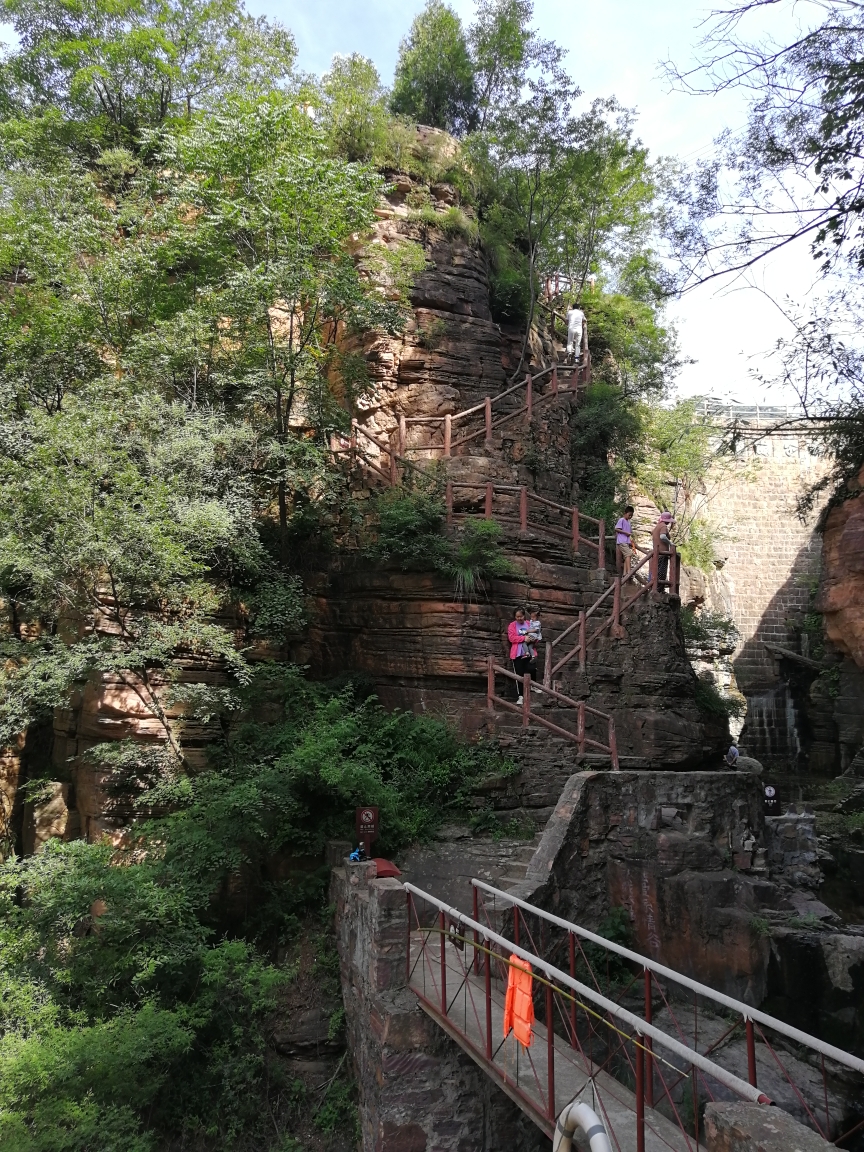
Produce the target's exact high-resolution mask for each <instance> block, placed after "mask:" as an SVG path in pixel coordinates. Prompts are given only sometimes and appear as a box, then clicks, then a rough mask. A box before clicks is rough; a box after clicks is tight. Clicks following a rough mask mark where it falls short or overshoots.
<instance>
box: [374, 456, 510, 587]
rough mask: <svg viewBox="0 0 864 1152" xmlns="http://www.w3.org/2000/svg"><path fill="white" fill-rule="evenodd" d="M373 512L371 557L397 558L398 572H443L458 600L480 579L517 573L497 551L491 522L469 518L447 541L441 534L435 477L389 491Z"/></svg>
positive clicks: (495, 531)
mask: <svg viewBox="0 0 864 1152" xmlns="http://www.w3.org/2000/svg"><path fill="white" fill-rule="evenodd" d="M376 509H377V511H378V519H379V526H378V532H377V537H376V539H375V542H374V544H372V545H371V546H370V548H369V553H370V555H372V556H374V557H376V558H377V559H382V560H388V559H390V558H391V557H394V558H395V557H398V558H399V559H400V560H401V562H402V566H403V568H421V569H426V570H427V571H428V570H429V569H432V570H433V571H438V572H442V573H444V574H445V575H447V576H450V577H452V579H453V583H454V587H455V591H456V596H457V597H458V598H459V599H462V598H464V597H469V598H470V597H471V596H473V595H474V594H475V593H476V592H477V589H478V588H479V587H480V585H481V584H482V583H483V581H485V580H488V579H495V578H500V577H504V576H512V575H513V574H514V573H515V571H516V569H515V568H514V566H513V564H512V563H511V561H510V560H508V559H507V557H506V556H505V555H504V553H503V551H502V548H501V536H502V530H501V527H500V525H499V524H497V523H496V522H495V521H494V520H481V519H474V518H471V519H468V520H466V521H465V523H464V524H463V525H462V527H461V529H459V530H458V531H457V532H456V533H455V535H454V537H453V538H452V539H451V538H449V537H448V536H445V535H444V531H443V529H444V518H445V515H446V509H445V506H444V501H443V500H442V499H441V493H440V484H439V483H438V482H437V479H436V478H435V477H432V478H431V479H424V481H423V482H422V483H421V484H420V485H419V486H418V487H415V488H413V489H404V488H391V489H388V490H387V492H386V493H384V494H383V495H381V496H379V497H378V498H377V500H376Z"/></svg>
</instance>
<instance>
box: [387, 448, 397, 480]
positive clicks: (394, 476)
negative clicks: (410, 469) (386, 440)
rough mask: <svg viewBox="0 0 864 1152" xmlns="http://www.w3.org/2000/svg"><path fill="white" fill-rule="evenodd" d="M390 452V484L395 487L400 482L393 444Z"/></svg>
mask: <svg viewBox="0 0 864 1152" xmlns="http://www.w3.org/2000/svg"><path fill="white" fill-rule="evenodd" d="M389 453H390V484H391V486H392V487H393V488H395V487H396V485H397V484H398V483H399V474H398V473H397V471H396V453H395V452H394V451H393V446H392V445H391V446H390V448H389Z"/></svg>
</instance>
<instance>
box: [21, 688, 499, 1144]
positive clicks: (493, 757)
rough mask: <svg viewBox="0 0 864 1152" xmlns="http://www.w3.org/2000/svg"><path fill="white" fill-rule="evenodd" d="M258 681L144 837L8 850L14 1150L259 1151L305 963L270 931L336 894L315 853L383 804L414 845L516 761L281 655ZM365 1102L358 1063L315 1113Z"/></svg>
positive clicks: (400, 835)
mask: <svg viewBox="0 0 864 1152" xmlns="http://www.w3.org/2000/svg"><path fill="white" fill-rule="evenodd" d="M240 696H241V699H240V704H241V706H242V708H243V709H244V712H243V718H241V719H240V720H239V721H238V722H237V723H236V724H235V726H234V728H233V730H230V731H229V733H228V738H227V742H226V745H225V747H224V749H223V751H222V753H221V755H219V756H217V757H216V762H215V763H214V766H213V768H212V769H211V770H210V771H206V772H201V773H199V774H197V775H195V776H191V777H190V776H180V775H176V774H175V775H169V776H166V777H164V778H163V779H162V780H161V781H157V782H156V783H154V784H152V786H151V787H150V789H149V791H148V792H146V793H145V794H144V796H143V797H142V806H143V807H144V809H145V810H150V811H154V810H156V811H158V810H162V811H165V807H166V805H167V806H170V809H171V810H170V811H169V812H168V813H167V814H166V815H162V816H159V817H154V818H151V819H150V820H149V821H145V822H141V823H139V824H138V826H137V827H136V828H135V830H134V832H133V835H132V837H131V839H132V841H133V843H134V847H133V848H130V849H127V850H123V849H121V850H117V849H115V848H113V847H112V846H110V845H109V844H107V843H105V844H99V845H95V844H88V843H85V842H84V841H73V842H71V843H68V844H65V843H61V842H60V841H57V840H52V841H50V842H49V843H48V844H47V845H46V847H45V848H44V849H43V850H42V851H41V852H40V853H39V854H38V855H35V856H31V857H28V858H26V859H24V860H20V861H9V862H7V863H5V864H2V865H0V1146H2V1147H3V1148H4V1150H5V1149H10V1150H12V1152H59V1150H60V1149H62V1150H64V1152H65V1150H67V1149H68V1150H70V1152H92V1150H93V1149H96V1148H98V1149H100V1150H101V1149H109V1150H116V1152H128V1150H129V1149H132V1150H133V1152H155V1149H157V1148H161V1147H164V1146H165V1144H166V1142H167V1141H171V1140H176V1139H180V1140H183V1141H185V1142H186V1143H187V1144H188V1145H189V1146H195V1147H220V1148H224V1147H240V1146H241V1144H240V1143H238V1141H239V1140H240V1139H241V1134H242V1140H243V1141H244V1143H243V1144H242V1146H243V1147H246V1146H247V1145H248V1146H251V1145H249V1142H250V1141H251V1142H252V1143H254V1146H256V1147H262V1148H263V1147H267V1146H268V1141H272V1139H273V1121H271V1119H270V1116H269V1111H268V1109H267V1107H266V1105H265V1106H264V1107H262V1103H263V1100H262V1097H263V1096H264V1095H266V1093H267V1091H268V1088H267V1085H268V1075H269V1074H268V1073H267V1070H266V1067H265V1056H266V1036H267V1027H268V1025H267V1021H268V1018H269V1016H270V1014H271V1012H272V1009H273V1007H274V1004H275V1001H276V997H277V996H278V993H279V991H280V989H282V988H283V986H284V985H285V983H286V981H287V980H289V979H290V972H289V971H287V970H280V969H277V968H276V967H274V966H273V965H272V964H270V963H269V962H268V961H267V960H266V959H265V947H266V948H273V947H274V946H275V945H277V944H279V943H281V942H285V941H287V940H291V939H292V938H293V937H294V935H295V934H296V931H297V926H298V920H299V917H300V916H301V915H304V914H305V912H306V910H307V909H308V908H309V907H310V905H311V906H320V904H321V898H322V895H323V891H324V886H325V884H326V878H327V877H326V869H320V870H318V871H317V872H316V871H315V870H314V868H312V869H311V870H310V864H309V859H310V857H312V858H313V859H314V857H315V856H318V857H319V858H320V854H321V850H322V848H323V845H324V842H325V840H326V839H328V838H330V837H339V838H350V837H352V836H353V829H354V809H355V807H356V805H358V804H360V803H372V804H377V805H378V806H379V808H380V810H381V821H382V839H381V841H380V847H381V850H382V851H384V852H392V851H394V850H395V849H397V848H398V847H400V846H401V845H404V844H407V843H410V842H411V841H412V840H414V839H416V838H418V837H423V836H428V835H429V834H430V833H431V831H432V830H433V829H434V828H435V827H436V826H437V824H438V823H439V822H440V821H441V820H442V819H443V818H444V817H445V816H446V814H447V813H449V812H453V811H454V810H458V809H459V808H460V806H462V805H464V804H465V801H466V796H467V793H468V791H469V790H470V789H471V787H472V785H473V784H474V783H475V782H477V781H478V780H479V779H481V778H482V777H485V776H487V775H489V774H491V773H496V774H498V775H500V774H501V773H502V772H504V773H506V772H507V771H509V770H510V766H508V765H507V764H506V763H505V762H502V760H501V758H500V756H499V755H498V754H497V753H494V752H492V751H490V750H487V749H484V748H482V747H477V746H468V745H465V744H464V743H461V742H460V741H459V740H458V739H457V738H456V736H455V734H454V733H453V732H452V731H451V730H450V729H449V728H448V727H447V726H446V725H445V724H444V723H442V722H441V721H438V720H434V719H432V718H430V717H420V718H416V717H414V716H412V715H410V714H407V713H394V714H388V713H386V712H384V710H383V709H382V708H380V707H379V706H378V704H377V703H376V702H375V701H374V699H368V698H367V699H365V700H361V699H359V697H358V694H357V693H355V692H354V691H353V689H352V688H350V687H347V688H344V689H343V690H342V691H341V692H339V693H336V694H334V693H333V692H331V691H328V690H327V689H326V688H324V687H323V686H321V685H315V684H311V683H310V682H308V681H307V680H305V679H304V678H303V676H302V675H301V673H300V672H299V671H298V670H297V669H295V668H290V667H285V666H282V665H268V666H265V667H262V668H260V669H259V670H258V671H257V672H256V674H255V677H254V680H253V682H252V684H250V685H249V686H248V688H246V689H243V690H241V692H240ZM253 703H254V705H255V707H256V714H257V715H259V716H260V715H261V714H267V715H270V716H271V717H272V718H273V719H272V722H271V723H268V724H264V723H261V722H260V721H255V720H253V719H251V711H250V709H251V706H252V704H253ZM127 751H128V750H127ZM116 759H117V762H118V764H120V763H121V761H122V763H123V764H125V760H126V759H128V756H127V757H125V758H124V757H122V756H121V757H117V758H116ZM107 762H108V761H106V763H107ZM274 861H280V862H281V863H280V865H279V867H278V868H276V869H275V870H274V868H273V864H274ZM274 876H278V877H280V878H279V879H274V878H273V877H274ZM229 930H230V933H231V935H232V936H233V938H227V937H226V935H225V933H226V931H229ZM330 951H331V953H332V949H331V950H330ZM320 952H321V949H319V948H318V947H317V946H316V954H318V953H320ZM329 963H330V961H328V964H329ZM332 1024H333V1027H334V1028H338V1027H339V1026H340V1024H339V1020H338V1019H334V1020H333V1022H332ZM354 1112H355V1109H354V1105H353V1096H352V1091H351V1088H350V1086H349V1085H348V1083H347V1081H346V1080H344V1079H336V1080H334V1083H333V1084H332V1085H331V1088H330V1089H329V1090H328V1092H327V1093H326V1095H325V1097H324V1099H323V1101H322V1102H321V1104H320V1107H319V1108H318V1112H317V1115H316V1118H315V1122H316V1124H317V1125H318V1126H319V1127H321V1128H322V1129H323V1130H325V1131H330V1130H331V1129H332V1128H333V1127H334V1126H344V1125H345V1124H349V1125H350V1122H351V1121H352V1118H353V1116H354ZM265 1117H266V1125H265V1120H264V1118H265ZM283 1135H284V1133H283V1134H282V1135H280V1134H279V1133H277V1136H276V1146H277V1147H278V1146H279V1145H280V1143H281V1142H282V1141H283Z"/></svg>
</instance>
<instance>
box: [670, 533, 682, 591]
mask: <svg viewBox="0 0 864 1152" xmlns="http://www.w3.org/2000/svg"><path fill="white" fill-rule="evenodd" d="M669 593H670V595H672V596H680V595H681V553H680V552H679V551H678V549H677V548H676V547H675V545H674V544H673V545H672V556H671V559H670V561H669Z"/></svg>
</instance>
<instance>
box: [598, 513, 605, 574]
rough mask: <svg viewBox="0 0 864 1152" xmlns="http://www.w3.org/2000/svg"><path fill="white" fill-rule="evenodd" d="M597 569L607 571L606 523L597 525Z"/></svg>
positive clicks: (602, 522)
mask: <svg viewBox="0 0 864 1152" xmlns="http://www.w3.org/2000/svg"><path fill="white" fill-rule="evenodd" d="M597 567H598V568H600V569H602V570H603V571H605V570H606V521H605V520H601V521H600V522H599V523H598V525H597Z"/></svg>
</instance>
